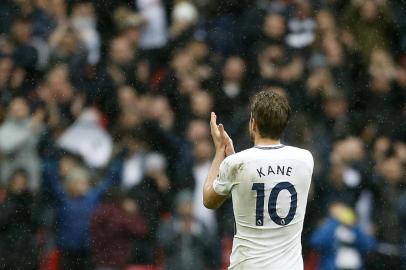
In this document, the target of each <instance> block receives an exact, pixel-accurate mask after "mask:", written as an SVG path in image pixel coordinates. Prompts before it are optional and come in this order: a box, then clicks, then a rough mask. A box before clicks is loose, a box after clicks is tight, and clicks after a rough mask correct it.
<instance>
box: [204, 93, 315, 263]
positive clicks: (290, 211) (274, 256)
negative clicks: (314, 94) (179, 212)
mask: <svg viewBox="0 0 406 270" xmlns="http://www.w3.org/2000/svg"><path fill="white" fill-rule="evenodd" d="M250 109H251V118H250V123H249V130H250V136H251V138H252V140H253V142H254V146H253V147H252V148H249V149H246V150H244V151H241V152H239V153H235V152H234V147H233V142H232V140H231V138H230V137H229V136H228V134H227V132H226V131H225V130H224V126H223V125H222V124H219V125H217V123H216V115H215V113H212V114H211V120H210V126H211V135H212V137H213V141H214V145H215V148H216V153H215V156H214V159H213V161H212V165H211V168H210V170H209V173H208V176H207V179H206V182H205V184H204V188H203V203H204V205H205V206H206V207H207V208H210V209H215V208H218V207H220V206H221V205H222V203H223V202H224V201H225V200H226V199H227V198H228V197H230V195H232V201H233V208H234V216H235V222H236V232H235V236H234V240H233V248H232V253H231V257H230V266H229V269H242V270H256V269H258V270H264V269H278V270H303V258H302V246H301V234H302V229H303V221H304V217H305V212H306V203H307V196H308V193H309V188H310V183H311V177H312V172H313V157H312V155H311V153H310V152H309V151H307V150H304V149H300V148H297V147H292V146H287V145H283V144H281V142H280V138H281V136H282V133H283V131H284V130H285V128H286V125H287V123H288V120H289V116H290V113H291V110H290V107H289V103H288V100H287V99H286V97H284V96H282V95H280V94H278V93H276V92H273V91H261V92H259V93H257V94H256V95H255V96H254V97H253V99H252V100H251V105H250Z"/></svg>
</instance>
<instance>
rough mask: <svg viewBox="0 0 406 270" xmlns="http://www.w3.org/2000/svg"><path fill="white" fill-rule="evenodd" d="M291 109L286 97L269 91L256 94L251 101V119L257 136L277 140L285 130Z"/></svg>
mask: <svg viewBox="0 0 406 270" xmlns="http://www.w3.org/2000/svg"><path fill="white" fill-rule="evenodd" d="M290 114H291V109H290V106H289V102H288V99H287V98H286V96H284V95H282V94H279V93H277V92H274V91H270V90H263V91H260V92H258V93H256V94H255V95H254V96H253V98H252V100H251V118H252V119H254V120H255V123H256V125H257V128H258V132H259V135H260V136H261V137H263V138H270V139H279V138H280V137H281V135H282V133H283V131H284V130H285V128H286V125H287V123H288V120H289V117H290Z"/></svg>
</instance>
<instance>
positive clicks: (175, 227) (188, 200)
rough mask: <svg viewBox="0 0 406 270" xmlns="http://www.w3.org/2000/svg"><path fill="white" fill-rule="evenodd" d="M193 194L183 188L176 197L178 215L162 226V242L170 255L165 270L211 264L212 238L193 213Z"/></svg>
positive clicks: (166, 252) (160, 230)
mask: <svg viewBox="0 0 406 270" xmlns="http://www.w3.org/2000/svg"><path fill="white" fill-rule="evenodd" d="M192 205H193V204H192V194H191V193H190V192H189V191H182V192H180V193H179V194H178V195H177V198H176V212H175V216H174V217H173V218H171V219H170V220H168V221H167V222H165V223H163V224H162V225H161V227H160V229H159V238H158V239H159V243H160V245H161V246H162V248H163V249H164V252H165V256H166V267H165V269H168V270H169V269H179V270H183V269H190V268H191V267H193V268H194V269H205V267H207V264H208V263H210V261H211V260H210V258H211V256H210V245H211V241H212V239H211V237H210V234H208V233H207V229H206V228H205V226H204V225H203V224H202V223H201V222H200V221H199V220H197V219H195V217H194V216H193V212H192V209H193V207H192Z"/></svg>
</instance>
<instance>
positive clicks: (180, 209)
mask: <svg viewBox="0 0 406 270" xmlns="http://www.w3.org/2000/svg"><path fill="white" fill-rule="evenodd" d="M176 210H177V211H176V212H177V214H178V215H179V216H181V217H184V218H190V217H192V216H193V204H192V202H190V201H187V202H181V203H179V205H178V206H177V208H176Z"/></svg>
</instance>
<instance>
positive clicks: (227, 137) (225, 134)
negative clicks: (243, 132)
mask: <svg viewBox="0 0 406 270" xmlns="http://www.w3.org/2000/svg"><path fill="white" fill-rule="evenodd" d="M224 137H225V138H226V139H230V140H231V137H230V136H229V135H228V133H227V131H225V130H224Z"/></svg>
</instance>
